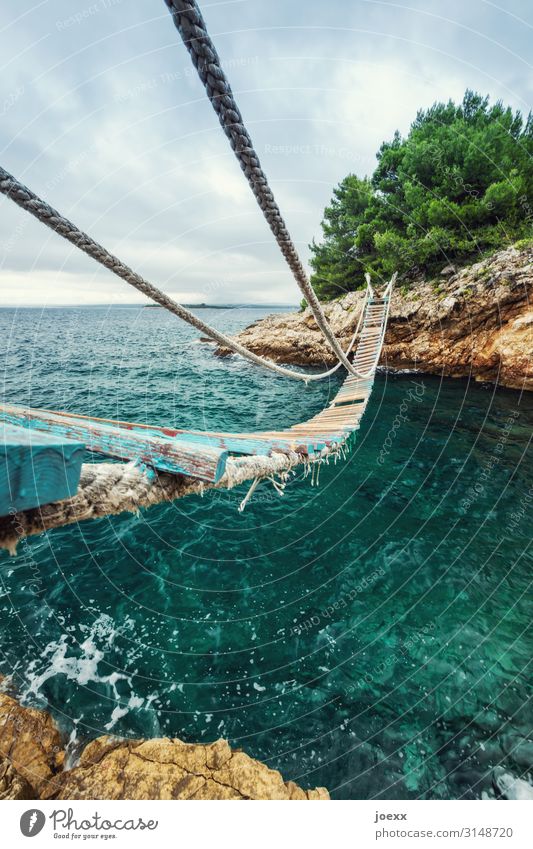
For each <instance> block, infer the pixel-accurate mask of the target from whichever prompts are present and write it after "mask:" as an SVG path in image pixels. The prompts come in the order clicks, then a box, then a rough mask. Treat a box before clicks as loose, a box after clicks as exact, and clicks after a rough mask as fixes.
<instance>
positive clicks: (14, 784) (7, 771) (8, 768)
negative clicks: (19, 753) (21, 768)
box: [0, 758, 37, 801]
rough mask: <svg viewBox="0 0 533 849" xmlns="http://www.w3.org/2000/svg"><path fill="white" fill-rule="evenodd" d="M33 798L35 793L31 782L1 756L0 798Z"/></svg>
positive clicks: (35, 796)
mask: <svg viewBox="0 0 533 849" xmlns="http://www.w3.org/2000/svg"><path fill="white" fill-rule="evenodd" d="M35 798H37V794H36V793H35V790H34V789H33V787H32V786H31V784H30V783H29V782H28V781H26V779H25V778H24V777H23V776H22V775H21V774H20V772H17V770H16V769H15V767H14V766H13V764H12V763H11V762H10V761H8V760H7V758H3V759H2V760H1V761H0V800H2V801H7V800H9V799H35Z"/></svg>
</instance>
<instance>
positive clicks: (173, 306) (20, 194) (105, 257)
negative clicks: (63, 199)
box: [0, 166, 368, 383]
mask: <svg viewBox="0 0 533 849" xmlns="http://www.w3.org/2000/svg"><path fill="white" fill-rule="evenodd" d="M0 193H1V194H4V195H6V197H8V198H10V199H11V200H12V201H13V202H14V203H16V204H17V206H20V207H21V208H22V209H24V210H26V212H29V213H30V214H31V215H33V216H34V217H35V218H37V219H38V220H39V221H41V222H42V223H43V224H46V226H47V227H49V228H50V229H51V230H54V231H55V232H56V233H58V234H59V235H60V236H62V237H63V238H64V239H66V240H67V241H68V242H71V244H73V245H75V246H76V247H77V248H79V249H80V250H81V251H83V252H84V253H86V254H87V255H88V256H90V257H92V258H93V259H95V260H96V261H97V262H99V263H100V264H101V265H103V266H104V267H105V268H107V269H109V270H110V271H112V272H113V274H116V275H117V277H120V278H121V279H122V280H125V281H126V283H129V284H130V286H133V287H134V288H135V289H137V290H138V291H139V292H141V293H142V294H143V295H146V297H148V298H150V299H151V300H152V301H155V303H157V304H159V305H160V306H162V307H164V308H165V309H167V310H169V312H171V313H174V315H177V316H178V318H181V319H182V320H183V321H185V322H187V324H190V325H191V326H192V327H194V328H196V330H199V331H200V332H201V333H204V334H205V335H206V336H209V337H210V338H211V339H213V341H215V342H217V343H218V344H219V345H221V346H223V347H225V348H229V349H230V350H232V351H233V352H234V353H236V354H239V355H240V356H242V357H244V358H245V359H247V360H249V361H250V362H252V363H254V364H255V365H259V366H263V367H264V368H267V369H270V371H273V372H276V373H277V374H280V375H282V376H283V377H289V378H291V379H292V380H300V381H303V382H304V383H309V382H311V381H315V380H322V379H323V378H324V377H328V376H329V375H331V374H333V372H335V371H336V370H337V368H338V367H339V366H340V363H338V364H337V366H335V367H334V368H333V369H330V370H329V371H326V372H323V373H321V374H306V373H302V372H298V371H292V370H291V369H288V368H284V367H283V366H280V365H278V364H277V363H274V362H272V360H269V359H266V358H265V357H260V356H259V355H258V354H254V353H253V351H250V350H249V349H248V348H246V347H245V346H244V345H241V344H240V342H237V341H236V340H235V339H232V338H231V337H230V336H227V335H226V334H225V333H222V332H221V331H220V330H217V329H216V328H214V327H211V325H209V324H207V323H206V322H205V321H203V320H202V319H201V318H199V317H198V316H196V315H194V313H192V312H191V311H190V310H188V309H187V308H186V307H184V306H182V305H181V304H179V303H178V302H177V301H175V300H174V299H173V298H171V297H169V295H166V294H165V293H164V292H162V291H161V289H158V288H157V286H154V285H153V284H152V283H149V282H148V281H147V280H145V279H144V277H141V275H140V274H137V272H135V271H133V270H132V269H131V268H130V267H129V266H128V265H126V264H125V263H123V262H122V261H121V260H120V259H118V257H116V256H114V255H113V254H111V253H110V252H109V251H107V250H106V249H105V248H104V247H102V245H100V244H99V243H98V242H96V241H95V240H94V239H92V238H91V236H89V235H87V233H84V232H83V231H82V230H80V229H79V228H78V227H76V225H75V224H73V223H72V222H71V221H69V219H68V218H65V216H63V215H61V213H60V212H58V211H57V210H56V209H54V208H53V207H52V206H50V205H49V204H48V203H46V201H44V200H42V198H40V197H39V196H38V195H36V194H35V193H34V192H32V191H31V189H29V188H28V187H27V186H25V185H23V183H21V182H19V180H17V179H16V178H15V177H13V176H12V175H11V174H9V172H8V171H6V170H5V169H4V168H2V167H1V166H0ZM367 300H368V297H367ZM367 300H366V301H365V304H363V308H362V311H361V317H362V316H363V314H364V312H365V305H366V302H367ZM361 317H360V318H361ZM358 327H359V326H358ZM356 335H357V330H356V333H355V334H354V337H353V339H352V341H351V343H350V346H349V348H348V353H349V352H350V350H351V348H352V347H353V343H354V342H355V338H356Z"/></svg>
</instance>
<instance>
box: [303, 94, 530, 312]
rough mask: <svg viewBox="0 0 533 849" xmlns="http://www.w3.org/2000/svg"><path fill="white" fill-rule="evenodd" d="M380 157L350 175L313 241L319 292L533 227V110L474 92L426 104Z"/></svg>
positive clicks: (472, 252) (470, 250)
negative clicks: (367, 170) (365, 170)
mask: <svg viewBox="0 0 533 849" xmlns="http://www.w3.org/2000/svg"><path fill="white" fill-rule="evenodd" d="M377 160H378V164H377V168H376V170H375V171H374V174H373V175H372V177H371V178H367V177H365V178H364V179H360V178H359V177H356V176H355V175H353V174H350V175H349V176H348V177H346V178H345V179H344V180H343V181H342V182H341V183H340V185H339V186H338V187H337V188H336V189H335V190H334V195H333V199H332V202H331V205H330V206H328V207H327V208H326V210H325V213H324V220H323V222H322V229H323V233H324V240H323V241H322V242H321V243H320V244H316V243H314V242H313V244H312V245H311V250H312V253H313V256H312V259H311V265H312V268H313V271H314V274H313V278H312V282H313V285H314V287H315V289H316V291H317V292H318V294H319V295H320V297H322V298H326V299H327V298H332V297H336V296H337V295H340V294H342V293H343V292H345V291H350V290H353V289H357V288H359V287H360V286H361V285H362V283H363V273H364V272H365V271H370V272H372V273H375V274H377V275H379V276H381V277H384V278H387V277H389V276H390V275H391V274H392V272H393V271H395V270H398V271H399V272H400V274H401V275H402V276H403V277H404V278H406V279H408V278H409V277H415V276H416V275H418V274H420V273H421V272H424V273H426V274H431V273H434V272H435V271H437V270H438V269H440V268H442V265H443V264H446V263H449V262H454V261H459V262H461V261H466V260H469V259H472V258H474V257H479V255H480V253H484V252H486V251H489V250H496V249H498V248H501V247H504V246H506V245H509V244H511V243H512V242H514V241H516V240H517V239H523V238H527V237H529V236H531V235H532V234H533V116H532V115H531V114H530V115H529V117H528V119H527V121H525V122H524V120H523V118H522V115H521V114H520V113H519V112H514V111H513V110H512V109H511V108H510V107H506V106H504V105H503V104H502V103H501V102H497V103H495V104H494V105H490V103H489V98H488V97H486V98H484V97H481V96H480V95H479V94H476V93H474V92H471V91H467V92H466V94H465V96H464V99H463V102H462V103H461V104H459V105H456V104H455V103H453V102H452V101H449V102H448V103H446V104H445V103H436V104H434V105H433V106H432V107H431V108H430V109H428V110H427V111H420V112H419V113H418V115H417V117H416V120H415V122H414V123H413V124H412V126H411V129H410V131H409V134H408V136H407V138H402V137H401V136H400V134H399V133H398V132H397V133H396V134H395V136H394V138H393V140H392V141H390V142H384V143H383V144H382V145H381V148H380V150H379V152H378V154H377Z"/></svg>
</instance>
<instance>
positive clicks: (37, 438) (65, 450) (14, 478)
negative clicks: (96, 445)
mask: <svg viewBox="0 0 533 849" xmlns="http://www.w3.org/2000/svg"><path fill="white" fill-rule="evenodd" d="M84 452H85V446H84V444H83V443H82V442H79V441H75V440H69V439H61V438H58V437H57V436H50V435H48V434H45V433H37V432H34V431H29V430H27V429H26V428H22V427H14V426H13V425H7V424H3V423H1V422H0V516H8V515H9V514H10V513H13V512H16V511H18V510H30V509H31V508H32V507H42V506H43V505H44V504H50V503H51V502H53V501H62V500H63V499H65V498H71V497H72V496H73V495H75V494H76V492H77V489H78V484H79V480H80V473H81V465H82V462H83V455H84Z"/></svg>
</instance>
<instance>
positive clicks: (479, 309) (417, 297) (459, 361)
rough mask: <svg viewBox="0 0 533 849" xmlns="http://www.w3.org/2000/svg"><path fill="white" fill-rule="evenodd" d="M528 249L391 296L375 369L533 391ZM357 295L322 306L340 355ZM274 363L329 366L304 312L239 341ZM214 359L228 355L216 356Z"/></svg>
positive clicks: (266, 323)
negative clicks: (409, 371)
mask: <svg viewBox="0 0 533 849" xmlns="http://www.w3.org/2000/svg"><path fill="white" fill-rule="evenodd" d="M532 291H533V242H532V243H531V244H529V245H525V246H524V245H522V246H521V247H520V246H516V247H510V248H508V249H506V250H503V251H500V252H499V253H496V254H494V255H493V256H491V257H490V258H488V259H486V260H483V261H482V262H478V263H476V264H475V265H472V266H469V267H467V268H464V269H461V270H457V269H456V268H454V267H453V266H448V267H446V268H445V269H443V271H442V273H441V275H440V277H439V278H438V279H436V280H432V281H429V282H424V281H418V282H417V283H416V284H412V285H411V286H410V287H409V288H407V287H405V286H402V285H399V286H397V288H396V291H395V292H394V295H393V298H392V303H391V312H390V319H389V326H388V331H387V336H386V339H385V347H384V349H383V356H382V360H381V364H382V365H385V366H387V367H390V368H393V369H405V368H409V369H418V370H420V371H423V372H428V373H433V374H439V375H444V376H448V377H473V378H475V379H476V380H479V381H490V382H494V383H496V382H497V383H499V384H502V385H504V386H509V387H513V388H516V389H522V388H525V389H533V366H532V354H533V302H532V300H531V296H532ZM363 298H364V294H363V292H353V293H350V294H348V295H345V296H344V297H342V298H339V299H338V300H336V301H332V302H331V303H329V304H326V306H325V312H326V314H327V316H328V319H329V321H330V323H331V325H332V327H333V330H334V332H335V333H336V335H337V336H338V338H339V339H340V341H341V344H342V345H343V346H344V347H345V348H346V347H347V346H348V344H349V341H350V338H351V336H352V334H353V332H354V329H355V327H356V325H357V320H358V317H359V313H360V309H361V305H362V302H363ZM237 338H238V340H239V342H241V343H242V344H244V345H246V346H247V347H248V348H250V349H251V350H252V351H254V352H255V353H257V354H261V355H263V356H266V357H270V358H271V359H272V360H274V361H276V362H282V363H293V364H295V365H302V366H303V365H313V366H330V365H333V364H334V363H335V358H334V355H332V354H331V352H330V350H329V348H328V346H327V345H325V344H324V342H323V339H322V335H321V333H320V331H319V330H318V328H317V326H316V323H315V320H314V318H313V316H312V314H311V311H310V310H309V309H307V310H305V311H304V312H300V313H296V312H295V313H284V314H279V313H278V314H274V315H270V316H268V317H267V318H265V319H263V320H262V321H258V322H256V323H255V324H252V325H251V326H250V327H248V328H246V330H244V331H243V332H242V333H240V334H239V336H238V337H237ZM218 353H219V354H220V355H227V354H229V351H227V350H225V349H218Z"/></svg>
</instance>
